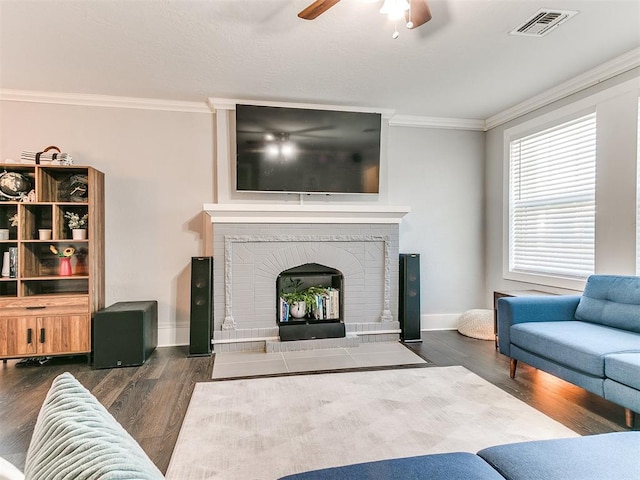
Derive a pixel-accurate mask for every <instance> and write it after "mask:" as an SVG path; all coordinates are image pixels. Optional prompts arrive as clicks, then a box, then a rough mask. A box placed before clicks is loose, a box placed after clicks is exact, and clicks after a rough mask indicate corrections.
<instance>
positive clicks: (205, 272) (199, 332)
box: [189, 257, 213, 356]
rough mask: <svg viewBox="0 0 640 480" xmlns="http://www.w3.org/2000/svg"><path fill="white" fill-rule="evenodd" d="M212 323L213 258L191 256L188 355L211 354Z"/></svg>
mask: <svg viewBox="0 0 640 480" xmlns="http://www.w3.org/2000/svg"><path fill="white" fill-rule="evenodd" d="M212 323H213V258H212V257H193V258H191V321H190V325H189V326H190V328H189V355H190V356H205V355H211V330H212Z"/></svg>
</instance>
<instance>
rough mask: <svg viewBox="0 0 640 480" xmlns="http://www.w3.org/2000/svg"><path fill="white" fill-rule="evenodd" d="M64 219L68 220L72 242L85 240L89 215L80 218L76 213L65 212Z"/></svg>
mask: <svg viewBox="0 0 640 480" xmlns="http://www.w3.org/2000/svg"><path fill="white" fill-rule="evenodd" d="M64 218H66V219H67V220H68V225H69V229H71V238H73V239H74V240H85V239H86V238H87V227H88V226H89V214H88V213H85V214H84V215H83V216H80V215H79V214H77V213H76V212H65V214H64Z"/></svg>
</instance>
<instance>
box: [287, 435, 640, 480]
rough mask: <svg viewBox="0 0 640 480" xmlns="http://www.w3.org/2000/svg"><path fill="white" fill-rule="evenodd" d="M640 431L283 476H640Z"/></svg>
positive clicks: (625, 479) (376, 479) (560, 479)
mask: <svg viewBox="0 0 640 480" xmlns="http://www.w3.org/2000/svg"><path fill="white" fill-rule="evenodd" d="M638 452H640V432H617V433H605V434H601V435H591V436H586V437H577V438H565V439H558V440H539V441H534V442H521V443H511V444H507V445H498V446H495V447H489V448H485V449H484V450H481V451H479V452H478V453H477V455H474V454H472V453H465V452H455V453H440V454H433V455H422V456H418V457H408V458H396V459H391V460H381V461H377V462H367V463H359V464H354V465H346V466H343V467H334V468H325V469H322V470H313V471H310V472H304V473H297V474H293V475H287V476H286V477H282V478H281V479H280V480H354V479H357V480H395V479H402V480H418V479H422V480H505V479H507V480H542V479H544V480H608V479H611V480H613V479H615V480H640V456H638Z"/></svg>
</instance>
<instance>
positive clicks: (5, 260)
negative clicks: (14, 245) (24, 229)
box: [1, 251, 10, 277]
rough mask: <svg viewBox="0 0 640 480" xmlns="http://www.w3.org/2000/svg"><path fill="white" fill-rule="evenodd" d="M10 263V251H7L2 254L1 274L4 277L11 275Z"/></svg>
mask: <svg viewBox="0 0 640 480" xmlns="http://www.w3.org/2000/svg"><path fill="white" fill-rule="evenodd" d="M9 263H10V258H9V251H6V252H4V253H3V254H2V273H1V275H2V276H3V277H8V276H9Z"/></svg>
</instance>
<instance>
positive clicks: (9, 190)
mask: <svg viewBox="0 0 640 480" xmlns="http://www.w3.org/2000/svg"><path fill="white" fill-rule="evenodd" d="M30 189H31V182H30V181H29V179H28V178H27V177H25V176H24V175H22V174H20V173H17V172H4V173H2V174H0V194H1V195H2V196H4V197H7V198H19V197H20V196H22V195H23V194H26V193H27V192H28V191H29V190H30Z"/></svg>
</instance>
